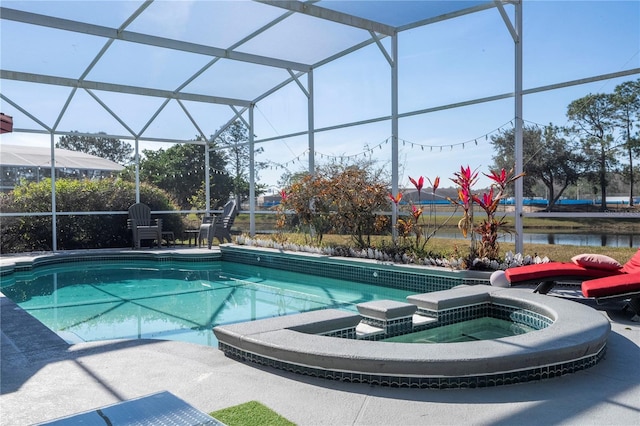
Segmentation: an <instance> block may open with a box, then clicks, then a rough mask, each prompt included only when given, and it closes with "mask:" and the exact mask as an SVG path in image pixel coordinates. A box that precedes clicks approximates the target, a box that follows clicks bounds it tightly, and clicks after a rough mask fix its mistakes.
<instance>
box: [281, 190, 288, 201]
mask: <svg viewBox="0 0 640 426" xmlns="http://www.w3.org/2000/svg"><path fill="white" fill-rule="evenodd" d="M280 197H281V198H282V201H287V197H289V194H287V191H285V190H284V189H283V190H281V191H280Z"/></svg>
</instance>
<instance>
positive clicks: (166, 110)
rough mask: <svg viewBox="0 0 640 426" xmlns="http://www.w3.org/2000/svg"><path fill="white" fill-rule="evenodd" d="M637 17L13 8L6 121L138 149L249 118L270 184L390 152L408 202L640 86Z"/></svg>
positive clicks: (394, 177)
mask: <svg viewBox="0 0 640 426" xmlns="http://www.w3.org/2000/svg"><path fill="white" fill-rule="evenodd" d="M525 9H526V10H525ZM528 12H531V13H528ZM523 15H524V19H523ZM639 17H640V2H628V1H601V2H597V1H595V2H593V1H584V2H583V1H553V2H545V1H534V0H531V1H528V0H524V1H522V0H513V1H508V0H494V1H455V0H452V1H449V0H448V1H437V0H435V1H434V0H418V1H367V0H363V1H359V0H349V1H332V0H321V1H313V0H309V1H304V2H303V1H269V0H257V1H248V0H246V1H245V0H238V1H215V0H214V1H208V0H207V1H204V0H203V1H160V0H156V1H151V0H149V1H129V0H128V1H82V2H80V1H65V0H61V1H57V0H53V1H10V0H9V1H7V0H4V1H2V3H0V43H1V45H0V47H1V53H0V55H1V57H0V84H1V85H0V110H1V112H3V113H5V114H7V115H9V116H12V117H13V121H14V123H13V125H14V129H13V131H14V134H33V133H41V134H43V135H45V136H48V137H49V142H50V144H53V143H54V138H55V137H56V136H60V135H64V134H68V133H71V132H75V131H77V132H78V133H79V134H95V133H104V134H105V135H106V136H107V137H113V138H119V139H124V140H128V141H129V142H130V143H131V144H132V145H134V142H133V141H135V149H136V152H138V148H139V145H138V142H139V141H141V143H142V144H145V143H148V144H155V145H156V146H159V145H160V144H162V143H165V142H166V143H169V144H170V143H174V142H187V141H194V140H195V139H196V137H200V138H203V139H206V140H210V136H214V137H215V136H216V135H217V134H218V132H219V131H221V130H222V129H224V128H225V127H226V126H227V125H229V124H230V123H232V122H234V121H235V120H237V119H241V120H243V121H244V122H245V124H246V125H247V127H249V128H252V131H251V132H250V136H249V138H250V139H254V138H255V139H256V140H251V141H250V142H249V143H250V144H251V143H253V142H255V143H260V144H264V145H262V146H267V145H269V146H273V147H274V149H272V150H271V152H270V155H272V157H271V159H270V160H269V161H270V162H271V163H272V164H271V165H272V166H275V169H276V170H278V169H280V170H282V169H284V170H288V171H289V169H288V168H287V167H289V166H290V165H291V164H296V163H302V164H303V165H304V166H305V167H307V168H308V169H312V168H313V164H314V163H313V162H314V161H315V160H314V159H315V158H316V157H318V156H320V158H322V157H323V156H327V157H329V158H337V159H350V158H355V157H357V156H362V155H365V156H369V157H373V156H374V155H378V153H384V155H381V156H380V158H379V159H378V158H376V160H377V161H379V164H385V165H390V167H389V168H390V169H391V173H390V174H391V181H392V184H391V190H392V191H393V192H397V190H398V188H399V185H400V184H401V182H400V179H406V177H407V176H411V175H413V176H419V175H420V174H423V173H424V174H427V173H428V174H429V175H430V176H432V177H433V176H436V175H440V176H447V175H449V176H450V175H451V173H453V172H454V171H455V170H456V169H455V167H459V166H460V164H462V165H465V164H469V165H471V166H472V167H476V166H477V167H480V166H482V167H486V166H488V165H489V164H490V161H491V155H492V151H491V147H490V146H489V144H490V140H491V136H492V135H494V134H498V133H500V132H502V131H503V130H504V129H506V128H515V132H514V133H515V139H516V149H515V151H516V155H515V157H516V163H517V164H516V171H517V170H518V169H519V168H521V167H522V158H521V157H522V155H521V154H522V153H521V148H522V146H521V145H522V137H521V136H522V126H523V125H524V122H525V120H527V121H528V122H529V124H533V125H542V126H544V125H545V124H547V123H550V122H553V123H554V124H560V125H563V124H566V117H565V115H566V107H567V105H568V104H569V103H570V102H571V101H573V100H575V99H578V98H580V97H582V96H584V95H586V94H587V93H589V92H591V91H593V92H611V91H612V90H613V88H614V86H615V85H616V84H619V83H621V82H622V81H624V79H627V80H628V79H634V78H637V75H640V54H639V53H640V49H639V45H638V38H637V34H639V31H640V18H639ZM523 21H526V23H525V25H524V27H525V28H526V30H525V32H524V35H523V33H522V32H521V31H522V27H523V25H522V24H523ZM529 41H531V43H530V42H529ZM527 47H529V48H528V49H527ZM523 52H524V53H523ZM523 70H527V72H523ZM346 75H350V76H351V79H347V78H345V76H346ZM34 87H35V88H36V90H33V88H34ZM575 88H579V89H577V90H573V89H575ZM551 93H553V94H551ZM558 93H559V94H558ZM277 96H281V98H282V99H284V100H282V99H278V100H274V98H275V97H277ZM525 97H526V98H527V99H526V102H523V99H524V98H525ZM445 113H446V114H445ZM559 120H560V122H558V121H559ZM561 120H565V121H564V122H562V121H561ZM252 123H253V124H254V125H253V126H252V125H251V124H252ZM11 137H12V136H7V134H3V135H2V139H0V141H7V142H3V143H11V142H9V141H10V140H11V139H10V138H11ZM272 142H273V143H272ZM470 147H472V148H470ZM473 147H475V148H473ZM142 149H144V148H142ZM266 151H267V149H266V148H265V154H266ZM328 151H330V152H328ZM443 151H444V152H443ZM449 152H450V153H451V154H450V157H449V158H446V159H444V161H443V157H442V155H443V154H444V153H449ZM438 154H442V155H440V156H438ZM327 157H325V158H327ZM307 161H308V163H307V164H304V163H306V162H307ZM451 162H454V163H455V164H454V165H453V167H452V163H451ZM401 163H404V164H406V167H404V169H403V170H401V169H400V166H401ZM404 164H403V166H404ZM445 166H446V167H447V169H446V170H445V169H444V168H443V167H445ZM207 179H208V177H207ZM249 180H250V183H251V187H250V188H251V189H250V197H249V198H250V200H253V199H254V197H253V195H252V194H253V193H252V191H253V185H254V184H255V181H256V180H257V179H255V176H254V177H250V179H249ZM405 182H407V181H405ZM271 183H273V180H272V181H271ZM205 184H206V185H205V187H208V186H209V185H208V184H207V182H206V181H205ZM521 191H522V189H521V181H518V182H516V191H515V195H516V200H518V201H519V203H520V204H519V205H517V206H516V209H517V210H518V208H521V207H522V205H521V201H522V192H521ZM251 211H252V212H253V208H251ZM515 218H516V219H515V222H516V229H520V228H519V227H520V226H521V219H520V218H521V215H519V214H518V211H516V214H515Z"/></svg>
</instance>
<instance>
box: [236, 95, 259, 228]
mask: <svg viewBox="0 0 640 426" xmlns="http://www.w3.org/2000/svg"><path fill="white" fill-rule="evenodd" d="M254 106H255V105H253V104H251V105H250V106H249V235H250V236H251V237H254V236H255V235H256V172H255V143H254V139H255V138H254V131H253V108H254ZM238 209H240V206H238Z"/></svg>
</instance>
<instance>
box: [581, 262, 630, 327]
mask: <svg viewBox="0 0 640 426" xmlns="http://www.w3.org/2000/svg"><path fill="white" fill-rule="evenodd" d="M582 294H583V295H584V297H589V298H591V297H592V298H594V299H595V300H596V302H597V303H604V302H609V301H614V300H627V299H628V302H627V306H628V307H629V308H630V309H631V310H632V311H633V313H634V314H635V316H634V317H633V319H632V320H633V321H640V271H638V272H631V273H628V274H619V275H613V276H610V277H605V278H598V279H595V280H588V281H584V282H583V283H582Z"/></svg>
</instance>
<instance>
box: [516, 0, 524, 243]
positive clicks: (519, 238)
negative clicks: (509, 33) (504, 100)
mask: <svg viewBox="0 0 640 426" xmlns="http://www.w3.org/2000/svg"><path fill="white" fill-rule="evenodd" d="M514 6H515V12H516V14H515V20H516V25H515V31H516V34H517V38H516V40H515V157H516V165H515V167H516V169H515V173H516V174H519V173H522V169H523V163H524V159H523V157H524V154H523V152H524V149H523V129H522V127H523V121H522V119H523V117H522V1H517V2H515V4H514ZM515 184H516V187H515V198H516V211H515V228H516V244H515V250H516V253H523V249H524V247H523V237H524V235H523V226H522V211H523V194H524V191H523V184H522V179H518V180H516V182H515Z"/></svg>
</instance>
